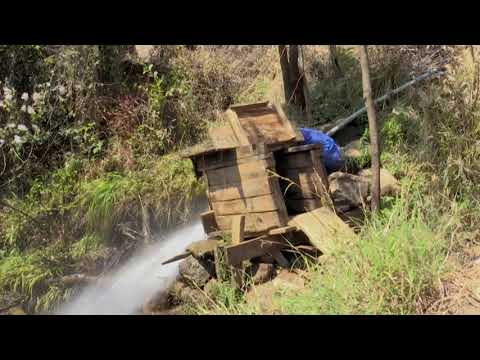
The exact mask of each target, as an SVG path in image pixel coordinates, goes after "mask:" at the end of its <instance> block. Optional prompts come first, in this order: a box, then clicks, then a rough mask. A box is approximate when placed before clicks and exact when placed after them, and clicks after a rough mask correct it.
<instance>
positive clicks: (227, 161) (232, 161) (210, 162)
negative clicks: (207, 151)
mask: <svg viewBox="0 0 480 360" xmlns="http://www.w3.org/2000/svg"><path fill="white" fill-rule="evenodd" d="M215 155H216V156H212V155H210V156H208V158H207V157H204V158H203V157H198V159H197V161H196V166H197V169H198V170H199V171H207V170H215V169H220V168H224V167H232V166H236V165H240V164H245V163H248V162H252V161H258V160H267V159H269V158H271V159H273V154H272V153H269V154H258V155H250V156H248V157H243V158H240V159H237V158H236V157H235V152H233V151H231V152H218V153H217V154H215Z"/></svg>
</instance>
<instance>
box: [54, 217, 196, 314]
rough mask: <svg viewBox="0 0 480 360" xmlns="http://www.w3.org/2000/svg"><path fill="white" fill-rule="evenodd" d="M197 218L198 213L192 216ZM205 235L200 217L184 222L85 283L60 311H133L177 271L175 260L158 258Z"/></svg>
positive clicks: (101, 312)
mask: <svg viewBox="0 0 480 360" xmlns="http://www.w3.org/2000/svg"><path fill="white" fill-rule="evenodd" d="M196 218H197V219H198V217H196ZM204 237H205V234H204V231H203V227H202V225H201V223H200V221H195V222H193V223H190V224H187V225H185V226H183V227H181V228H179V229H176V230H175V231H173V232H171V233H170V234H169V235H167V236H165V237H164V238H163V239H158V241H156V242H155V243H154V244H153V245H150V246H149V247H146V248H144V249H142V251H140V252H139V253H137V254H136V255H134V256H133V257H132V258H130V259H129V260H128V261H127V262H126V263H125V264H124V265H123V266H122V267H120V268H119V269H118V270H117V271H116V272H115V273H113V274H111V275H109V276H108V277H106V278H104V279H102V280H101V281H99V283H98V284H95V285H91V286H90V287H87V288H86V289H85V290H84V291H83V292H82V293H81V294H80V295H79V296H78V297H77V298H75V299H74V300H73V301H72V302H71V303H68V304H66V305H64V306H63V307H62V308H61V309H60V310H59V311H57V314H60V315H128V314H134V313H136V311H138V309H139V308H140V307H141V306H142V304H143V303H144V302H145V300H146V299H147V298H149V297H150V296H152V295H153V294H154V293H155V292H157V291H158V290H160V289H162V288H167V287H168V286H169V285H170V284H171V283H172V282H173V281H174V280H175V277H176V276H177V274H178V264H179V263H178V262H175V263H171V264H167V265H162V264H161V263H162V261H165V260H167V259H168V258H170V257H172V256H174V255H177V254H178V253H180V252H183V251H184V250H185V248H186V247H187V245H188V244H190V243H191V242H193V241H197V240H201V239H203V238H204Z"/></svg>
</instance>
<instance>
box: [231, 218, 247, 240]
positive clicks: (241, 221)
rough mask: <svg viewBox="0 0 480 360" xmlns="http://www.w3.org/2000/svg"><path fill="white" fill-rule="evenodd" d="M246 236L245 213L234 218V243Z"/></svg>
mask: <svg viewBox="0 0 480 360" xmlns="http://www.w3.org/2000/svg"><path fill="white" fill-rule="evenodd" d="M244 236H245V215H237V216H235V217H234V218H233V219H232V244H239V243H241V242H242V241H243V238H244Z"/></svg>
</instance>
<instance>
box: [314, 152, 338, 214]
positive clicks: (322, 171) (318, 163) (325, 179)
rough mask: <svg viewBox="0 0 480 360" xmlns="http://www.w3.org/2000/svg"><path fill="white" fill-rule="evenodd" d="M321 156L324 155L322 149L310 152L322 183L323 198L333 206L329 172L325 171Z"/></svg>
mask: <svg viewBox="0 0 480 360" xmlns="http://www.w3.org/2000/svg"><path fill="white" fill-rule="evenodd" d="M321 154H322V150H320V149H317V150H311V151H310V156H311V159H312V164H313V169H314V170H315V172H316V173H317V175H318V177H319V178H320V182H321V186H320V191H321V195H322V198H323V199H324V200H325V201H327V203H328V204H333V202H332V197H331V195H330V189H329V184H328V176H327V170H326V169H325V166H324V165H323V162H322V160H321Z"/></svg>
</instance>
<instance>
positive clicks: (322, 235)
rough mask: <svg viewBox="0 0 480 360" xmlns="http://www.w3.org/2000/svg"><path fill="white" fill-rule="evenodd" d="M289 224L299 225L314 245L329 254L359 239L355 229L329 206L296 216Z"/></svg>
mask: <svg viewBox="0 0 480 360" xmlns="http://www.w3.org/2000/svg"><path fill="white" fill-rule="evenodd" d="M288 224H289V225H293V226H297V227H298V229H299V230H301V231H302V232H303V233H304V234H305V235H306V236H307V237H308V239H309V241H310V243H311V244H312V245H313V246H315V247H316V248H317V249H319V250H320V251H321V252H322V253H323V254H327V255H329V254H332V253H333V252H334V251H335V250H336V249H337V247H338V246H351V245H352V242H353V241H355V240H356V239H357V236H356V235H355V233H354V232H353V230H352V229H351V228H350V227H349V226H348V225H347V224H345V223H344V222H343V221H342V220H341V219H340V218H339V217H338V216H337V215H336V214H335V213H334V212H333V211H332V210H330V209H329V208H327V207H321V208H319V209H315V210H313V211H309V212H306V213H304V214H300V215H297V216H294V217H292V219H291V220H290V221H289V222H288Z"/></svg>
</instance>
